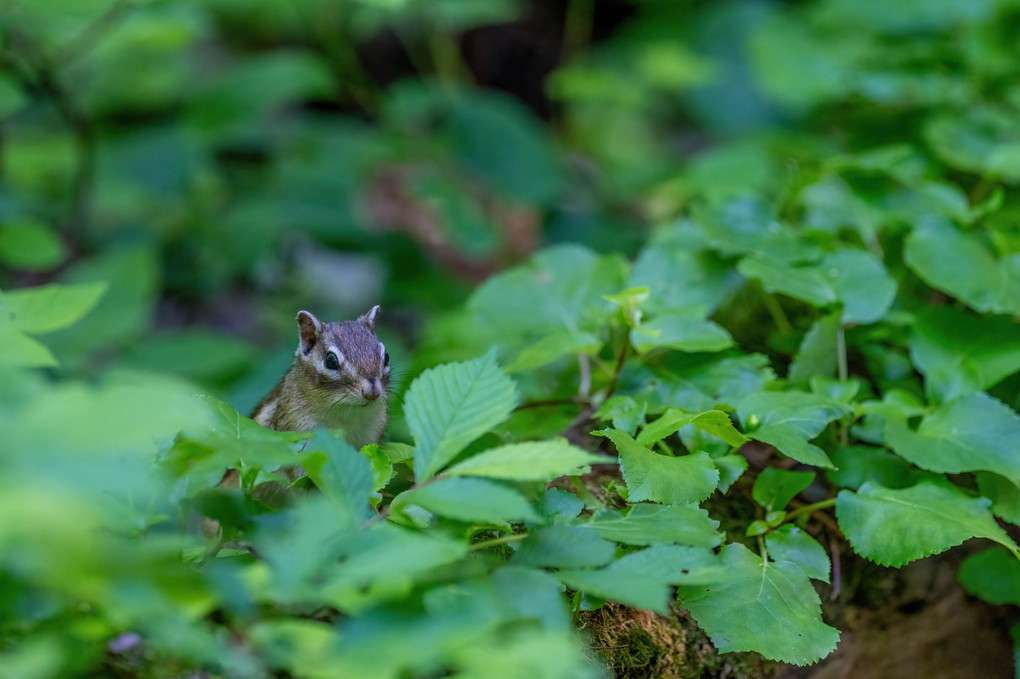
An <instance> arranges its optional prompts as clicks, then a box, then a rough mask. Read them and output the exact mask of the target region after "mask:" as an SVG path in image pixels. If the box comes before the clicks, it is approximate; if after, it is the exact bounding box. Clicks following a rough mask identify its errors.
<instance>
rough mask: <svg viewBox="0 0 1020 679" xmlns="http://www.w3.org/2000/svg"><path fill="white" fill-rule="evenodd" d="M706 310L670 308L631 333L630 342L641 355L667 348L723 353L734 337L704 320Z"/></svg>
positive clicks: (717, 325) (719, 326)
mask: <svg viewBox="0 0 1020 679" xmlns="http://www.w3.org/2000/svg"><path fill="white" fill-rule="evenodd" d="M705 315H706V310H704V309H702V308H693V309H671V310H669V311H666V312H664V313H661V314H659V315H657V316H656V317H655V318H653V319H652V320H650V321H648V322H645V323H642V324H641V326H640V327H636V328H634V329H632V330H631V331H630V343H631V344H632V345H634V348H635V349H637V352H638V353H639V354H644V353H647V352H649V351H651V350H653V349H657V348H660V347H665V348H667V349H675V350H677V351H689V352H700V351H722V350H723V349H728V348H729V347H731V346H733V338H732V337H730V334H729V333H728V332H726V329H725V328H723V327H722V326H721V325H719V324H718V323H714V322H712V321H710V320H708V319H706V318H705Z"/></svg>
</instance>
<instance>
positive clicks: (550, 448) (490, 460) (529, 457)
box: [446, 439, 613, 481]
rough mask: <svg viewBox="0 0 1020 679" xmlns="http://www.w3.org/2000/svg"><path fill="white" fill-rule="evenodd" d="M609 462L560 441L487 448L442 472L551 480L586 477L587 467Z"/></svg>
mask: <svg viewBox="0 0 1020 679" xmlns="http://www.w3.org/2000/svg"><path fill="white" fill-rule="evenodd" d="M611 462H613V459H612V458H607V457H605V456H604V455H593V454H591V453H589V452H587V451H585V450H582V449H581V448H578V447H577V446H572V445H570V444H569V443H567V442H566V441H565V440H563V439H557V440H553V441H529V442H526V443H511V444H508V445H505V446H499V447H498V448H490V449H489V450H486V451H484V452H481V453H479V454H478V455H474V456H472V457H469V458H468V459H466V460H464V461H463V462H458V463H457V464H455V465H454V466H452V467H450V468H449V469H448V470H446V475H447V476H485V477H488V478H491V479H513V480H517V481H552V480H553V479H555V478H557V477H559V476H577V475H578V474H586V473H588V472H589V471H591V466H590V465H593V464H600V463H611Z"/></svg>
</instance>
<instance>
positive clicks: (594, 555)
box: [510, 526, 616, 568]
mask: <svg viewBox="0 0 1020 679" xmlns="http://www.w3.org/2000/svg"><path fill="white" fill-rule="evenodd" d="M518 545H519V546H518V547H517V551H516V552H515V553H514V556H513V559H511V561H510V563H512V564H514V565H517V566H531V567H545V568H586V567H589V566H604V565H605V564H607V563H609V562H610V561H612V560H613V557H614V556H615V555H616V545H615V544H613V543H612V542H609V541H608V540H604V539H602V538H601V537H599V534H598V533H597V532H596V531H594V530H591V529H590V528H588V527H586V526H546V527H544V528H538V529H535V530H533V531H531V532H530V533H528V537H527V538H525V539H524V540H522V541H521V542H520V543H518Z"/></svg>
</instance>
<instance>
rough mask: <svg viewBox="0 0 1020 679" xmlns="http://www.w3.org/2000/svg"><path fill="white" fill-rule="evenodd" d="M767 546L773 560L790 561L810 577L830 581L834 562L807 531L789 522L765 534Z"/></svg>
mask: <svg viewBox="0 0 1020 679" xmlns="http://www.w3.org/2000/svg"><path fill="white" fill-rule="evenodd" d="M765 546H766V547H767V548H768V550H769V556H770V557H772V560H773V561H790V562H792V563H795V564H797V565H798V566H800V567H801V568H802V569H803V570H804V573H805V574H806V575H807V576H808V577H809V578H814V579H816V580H821V581H823V582H828V581H829V570H830V569H831V567H832V563H831V562H830V561H829V554H828V553H827V552H826V551H825V548H824V547H822V546H821V545H820V544H818V541H817V540H815V539H814V538H813V537H811V536H810V535H809V534H808V533H807V532H806V531H804V530H803V529H802V528H798V527H797V526H791V525H789V524H787V525H785V526H780V527H779V528H777V529H776V530H775V531H773V532H771V533H769V534H768V535H766V536H765Z"/></svg>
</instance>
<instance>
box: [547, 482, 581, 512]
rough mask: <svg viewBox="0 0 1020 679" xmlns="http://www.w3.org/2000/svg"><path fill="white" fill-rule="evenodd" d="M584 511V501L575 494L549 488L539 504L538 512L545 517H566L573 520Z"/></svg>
mask: <svg viewBox="0 0 1020 679" xmlns="http://www.w3.org/2000/svg"><path fill="white" fill-rule="evenodd" d="M582 509H584V500H582V499H581V498H579V497H577V496H576V495H574V494H573V493H568V492H567V491H565V490H560V489H559V488H547V489H546V491H545V493H543V494H542V500H541V501H540V502H539V503H538V511H539V513H541V514H542V515H543V516H565V517H568V518H573V517H575V516H577V515H578V514H580V513H581V510H582Z"/></svg>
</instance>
